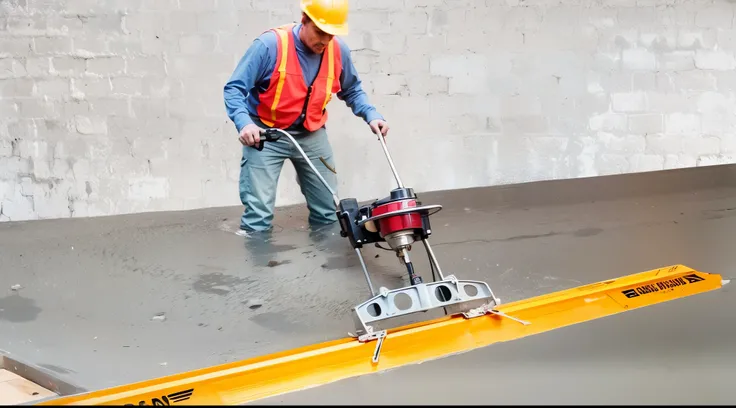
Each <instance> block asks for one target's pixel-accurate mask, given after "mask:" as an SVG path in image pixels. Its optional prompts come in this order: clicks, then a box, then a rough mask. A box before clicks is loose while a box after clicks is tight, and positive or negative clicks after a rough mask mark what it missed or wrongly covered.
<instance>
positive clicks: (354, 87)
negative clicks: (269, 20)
mask: <svg viewBox="0 0 736 408" xmlns="http://www.w3.org/2000/svg"><path fill="white" fill-rule="evenodd" d="M300 28H301V24H297V25H295V26H294V28H293V33H294V45H295V46H296V51H297V55H298V57H299V64H300V65H301V68H302V73H303V74H304V80H305V81H306V83H307V84H311V83H312V82H313V81H314V78H315V77H316V76H317V73H318V72H319V68H320V64H321V59H322V56H321V55H320V54H315V53H313V52H311V51H310V50H309V49H308V48H307V47H306V45H304V43H302V41H301V40H300V39H299V29H300ZM335 40H336V41H337V44H339V46H340V50H341V55H342V67H343V68H342V74H341V75H340V85H341V88H342V89H341V90H340V92H338V93H337V94H336V95H337V97H338V98H339V99H340V100H342V101H344V102H345V104H346V105H347V106H348V107H349V108H350V109H351V110H352V112H353V114H354V115H356V116H358V117H360V118H362V119H363V120H365V122H366V123H369V122H371V121H372V120H374V119H383V117H382V116H381V115H380V114H379V113H378V112H377V111H376V108H375V107H374V106H373V105H371V104H370V102H369V101H368V96H367V95H366V93H365V91H363V87H362V82H361V80H360V77H359V76H358V72H357V70H356V69H355V66H354V65H353V61H352V58H351V57H350V49H349V48H348V46H347V44H345V42H343V41H342V40H341V39H339V38H338V37H335ZM276 47H277V42H276V34H275V33H274V32H272V31H268V32H265V33H263V34H261V35H260V36H259V37H258V38H256V39H255V40H254V41H253V43H252V44H251V46H250V47H249V48H248V50H247V51H246V52H245V55H243V57H242V58H241V59H240V61H239V62H238V65H237V66H236V67H235V71H234V72H233V74H232V75H231V77H230V79H229V80H228V82H227V83H226V84H225V89H224V97H225V108H226V110H227V115H228V116H229V117H230V120H232V121H233V123H234V124H235V127H236V129H237V130H238V132H240V131H241V130H242V129H243V128H244V127H245V126H246V125H249V124H252V123H254V122H253V119H252V118H251V116H253V117H257V116H258V114H257V111H256V106H257V105H258V101H259V99H258V95H259V94H260V93H263V92H265V91H266V89H267V88H268V84H269V80H270V78H271V73H272V72H273V69H274V66H275V64H276ZM300 124H301V121H299V120H297V123H295V125H300Z"/></svg>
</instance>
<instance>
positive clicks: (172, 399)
mask: <svg viewBox="0 0 736 408" xmlns="http://www.w3.org/2000/svg"><path fill="white" fill-rule="evenodd" d="M192 394H194V388H190V389H188V390H184V391H178V392H172V393H171V394H169V395H164V396H162V397H161V398H152V399H151V400H150V401H138V404H137V405H139V406H145V405H161V406H167V405H171V404H172V403H174V404H177V403H179V402H182V401H186V400H188V399H189V398H191V397H192ZM135 405H136V404H130V403H129V404H125V406H126V407H132V406H135Z"/></svg>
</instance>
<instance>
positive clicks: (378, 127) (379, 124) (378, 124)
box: [368, 119, 388, 137]
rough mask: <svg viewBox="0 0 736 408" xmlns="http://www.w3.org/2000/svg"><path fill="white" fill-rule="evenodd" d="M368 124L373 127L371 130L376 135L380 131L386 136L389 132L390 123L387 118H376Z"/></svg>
mask: <svg viewBox="0 0 736 408" xmlns="http://www.w3.org/2000/svg"><path fill="white" fill-rule="evenodd" d="M368 126H370V127H371V130H372V131H373V133H375V134H376V135H377V134H379V133H380V134H381V135H382V136H383V137H386V134H388V123H386V121H385V120H381V119H374V120H372V121H371V123H369V124H368Z"/></svg>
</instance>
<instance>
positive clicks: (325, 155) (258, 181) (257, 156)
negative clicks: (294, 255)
mask: <svg viewBox="0 0 736 408" xmlns="http://www.w3.org/2000/svg"><path fill="white" fill-rule="evenodd" d="M290 134H292V136H293V137H294V139H295V140H296V141H297V143H299V146H301V148H302V150H304V153H306V155H307V157H309V160H310V161H311V162H312V164H313V165H314V167H315V168H316V169H317V170H318V171H319V172H320V174H321V175H322V177H323V178H324V179H325V181H327V183H328V184H329V185H330V188H332V190H333V191H335V192H336V193H337V175H336V173H335V172H334V169H335V163H334V158H333V154H332V146H331V145H330V142H329V140H328V139H327V131H326V130H325V129H324V128H321V129H318V130H316V131H314V132H299V133H290ZM286 159H289V160H291V162H292V164H293V165H294V169H295V170H296V174H297V181H298V183H299V186H300V188H301V193H302V194H303V195H304V198H305V199H306V201H307V208H308V209H309V223H310V225H312V226H321V225H326V224H332V223H334V222H336V221H337V215H336V214H335V210H336V209H335V203H334V201H333V199H332V194H331V193H330V191H329V190H328V189H327V188H325V186H324V184H323V183H322V181H321V180H320V179H319V177H317V176H316V175H315V174H314V172H313V171H312V169H311V168H310V166H309V164H307V162H306V161H305V160H304V157H303V156H302V155H301V154H300V153H299V151H298V150H297V148H296V147H295V146H294V145H293V144H292V143H291V141H290V140H289V139H288V138H286V137H281V138H280V139H279V140H277V141H275V142H266V143H264V144H263V150H261V151H258V150H256V149H254V148H252V147H249V146H243V156H242V159H241V161H240V201H241V202H242V203H243V206H245V209H244V211H243V215H242V216H241V219H240V228H241V229H243V230H245V231H247V232H256V231H269V230H271V229H272V228H273V225H272V221H273V211H274V203H275V201H276V187H277V185H278V181H279V176H280V175H281V170H282V168H283V166H284V161H285V160H286ZM323 160H324V162H323ZM325 162H326V163H327V166H329V167H327V166H326V165H325Z"/></svg>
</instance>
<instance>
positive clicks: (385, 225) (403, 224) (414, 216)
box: [371, 199, 422, 238]
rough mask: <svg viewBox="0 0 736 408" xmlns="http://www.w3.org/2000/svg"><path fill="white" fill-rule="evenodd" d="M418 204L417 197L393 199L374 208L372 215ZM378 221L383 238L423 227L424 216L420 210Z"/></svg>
mask: <svg viewBox="0 0 736 408" xmlns="http://www.w3.org/2000/svg"><path fill="white" fill-rule="evenodd" d="M416 206H417V200H415V199H407V200H399V201H391V202H388V203H385V204H381V205H378V206H376V207H375V208H373V211H372V212H371V215H372V216H377V215H382V214H386V213H390V212H392V211H397V210H403V209H405V208H410V207H416ZM376 222H377V223H378V232H379V234H380V235H381V237H382V238H383V237H385V236H386V235H389V234H392V233H394V232H398V231H405V230H413V229H421V228H422V216H421V214H420V213H418V212H416V213H405V214H399V215H392V216H389V217H386V218H381V219H379V220H376Z"/></svg>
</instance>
